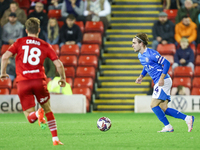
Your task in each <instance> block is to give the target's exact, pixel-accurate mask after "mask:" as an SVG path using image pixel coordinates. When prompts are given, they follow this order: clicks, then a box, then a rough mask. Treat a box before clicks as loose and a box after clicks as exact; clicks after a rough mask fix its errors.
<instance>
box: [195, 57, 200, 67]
mask: <svg viewBox="0 0 200 150" xmlns="http://www.w3.org/2000/svg"><path fill="white" fill-rule="evenodd" d="M195 65H197V66H200V55H197V57H196V59H195Z"/></svg>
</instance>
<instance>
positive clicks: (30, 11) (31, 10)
mask: <svg viewBox="0 0 200 150" xmlns="http://www.w3.org/2000/svg"><path fill="white" fill-rule="evenodd" d="M34 11H35V9H30V10H29V11H28V15H30V13H32V12H34ZM43 12H44V13H46V10H45V9H43Z"/></svg>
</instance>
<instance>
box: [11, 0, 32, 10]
mask: <svg viewBox="0 0 200 150" xmlns="http://www.w3.org/2000/svg"><path fill="white" fill-rule="evenodd" d="M14 1H15V2H17V3H18V4H19V7H20V8H24V9H29V8H30V5H31V4H30V1H29V0H14Z"/></svg>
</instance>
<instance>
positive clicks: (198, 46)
mask: <svg viewBox="0 0 200 150" xmlns="http://www.w3.org/2000/svg"><path fill="white" fill-rule="evenodd" d="M199 54H200V44H198V45H197V55H199Z"/></svg>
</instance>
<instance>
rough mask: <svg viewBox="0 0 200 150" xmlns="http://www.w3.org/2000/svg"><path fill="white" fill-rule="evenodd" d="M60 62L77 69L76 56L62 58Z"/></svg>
mask: <svg viewBox="0 0 200 150" xmlns="http://www.w3.org/2000/svg"><path fill="white" fill-rule="evenodd" d="M60 61H61V62H62V63H63V65H64V66H65V67H66V66H73V67H77V57H76V56H75V55H66V56H60Z"/></svg>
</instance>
